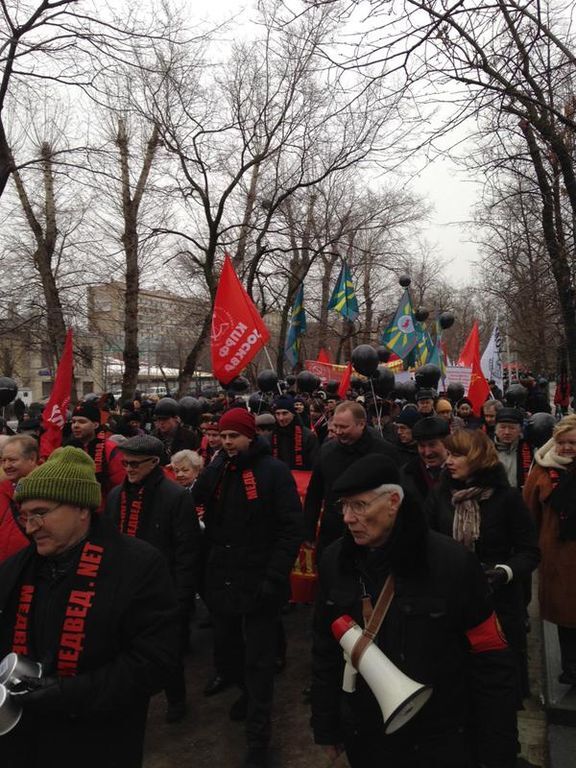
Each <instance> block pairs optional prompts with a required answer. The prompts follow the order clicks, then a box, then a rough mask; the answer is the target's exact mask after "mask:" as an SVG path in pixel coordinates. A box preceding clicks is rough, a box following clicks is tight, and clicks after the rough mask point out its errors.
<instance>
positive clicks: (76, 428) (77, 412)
mask: <svg viewBox="0 0 576 768" xmlns="http://www.w3.org/2000/svg"><path fill="white" fill-rule="evenodd" d="M100 421H101V415H100V408H99V407H98V403H97V402H94V401H91V402H88V403H79V404H78V405H77V406H76V407H75V408H74V410H73V411H72V419H71V434H72V439H71V441H70V445H73V446H76V447H78V448H82V450H83V451H85V452H86V453H87V454H88V455H89V456H90V458H91V459H93V461H94V464H95V466H96V478H97V480H98V482H99V483H100V487H101V488H102V503H103V504H105V503H106V498H107V496H108V494H109V493H110V491H111V490H112V488H114V486H116V485H118V484H119V483H121V482H122V480H124V475H125V473H124V467H123V466H122V455H121V454H120V452H119V450H118V445H117V444H116V443H115V442H113V441H111V440H110V439H109V435H108V433H107V432H105V431H104V430H103V429H101V428H100Z"/></svg>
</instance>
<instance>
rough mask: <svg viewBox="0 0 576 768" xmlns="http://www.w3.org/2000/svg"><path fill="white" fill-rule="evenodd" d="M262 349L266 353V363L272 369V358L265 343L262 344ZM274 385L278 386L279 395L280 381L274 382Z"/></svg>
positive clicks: (280, 390)
mask: <svg viewBox="0 0 576 768" xmlns="http://www.w3.org/2000/svg"><path fill="white" fill-rule="evenodd" d="M263 349H264V353H265V355H266V359H267V360H268V363H269V365H270V368H271V369H272V370H274V365H273V363H272V358H271V357H270V353H269V352H268V347H267V346H266V345H264V347H263ZM276 386H277V387H278V394H280V395H281V394H282V387H281V386H280V382H279V381H277V382H276Z"/></svg>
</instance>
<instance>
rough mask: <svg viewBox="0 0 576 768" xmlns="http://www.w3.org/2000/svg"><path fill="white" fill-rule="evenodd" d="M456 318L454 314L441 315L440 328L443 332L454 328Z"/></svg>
mask: <svg viewBox="0 0 576 768" xmlns="http://www.w3.org/2000/svg"><path fill="white" fill-rule="evenodd" d="M455 319H456V318H455V317H454V315H453V313H452V312H442V314H441V315H440V328H442V330H443V331H447V330H448V328H452V326H453V325H454V321H455Z"/></svg>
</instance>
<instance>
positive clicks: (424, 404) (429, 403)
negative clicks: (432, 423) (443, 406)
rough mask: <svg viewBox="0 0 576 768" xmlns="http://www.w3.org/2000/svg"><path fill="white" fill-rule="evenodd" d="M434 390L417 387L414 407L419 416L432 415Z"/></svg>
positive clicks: (434, 397)
mask: <svg viewBox="0 0 576 768" xmlns="http://www.w3.org/2000/svg"><path fill="white" fill-rule="evenodd" d="M435 399H436V392H434V390H432V389H419V390H418V392H416V409H417V410H418V413H419V414H420V416H433V415H434V400H435Z"/></svg>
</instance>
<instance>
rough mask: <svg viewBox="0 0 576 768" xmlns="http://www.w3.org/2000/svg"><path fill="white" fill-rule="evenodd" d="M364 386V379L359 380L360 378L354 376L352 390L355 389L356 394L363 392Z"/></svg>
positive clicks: (351, 383) (351, 381)
mask: <svg viewBox="0 0 576 768" xmlns="http://www.w3.org/2000/svg"><path fill="white" fill-rule="evenodd" d="M364 384H365V381H364V379H359V378H358V376H352V378H351V379H350V389H354V390H356V392H363V391H364Z"/></svg>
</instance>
